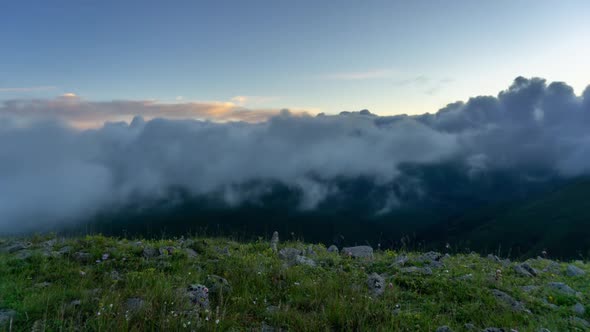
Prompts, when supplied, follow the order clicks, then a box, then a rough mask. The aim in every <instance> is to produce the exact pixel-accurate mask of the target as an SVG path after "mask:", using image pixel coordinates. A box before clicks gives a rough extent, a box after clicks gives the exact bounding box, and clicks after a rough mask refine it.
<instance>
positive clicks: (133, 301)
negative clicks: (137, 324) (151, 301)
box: [125, 297, 145, 313]
mask: <svg viewBox="0 0 590 332" xmlns="http://www.w3.org/2000/svg"><path fill="white" fill-rule="evenodd" d="M144 307H145V301H144V300H143V299H142V298H139V297H130V298H128V299H127V301H125V309H126V310H127V311H129V312H130V313H137V312H138V311H141V310H142V309H143V308H144Z"/></svg>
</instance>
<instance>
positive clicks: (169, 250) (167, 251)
mask: <svg viewBox="0 0 590 332" xmlns="http://www.w3.org/2000/svg"><path fill="white" fill-rule="evenodd" d="M175 250H176V248H174V247H172V246H165V247H161V248H160V249H158V252H159V253H160V256H171V255H172V254H173V253H174V251H175Z"/></svg>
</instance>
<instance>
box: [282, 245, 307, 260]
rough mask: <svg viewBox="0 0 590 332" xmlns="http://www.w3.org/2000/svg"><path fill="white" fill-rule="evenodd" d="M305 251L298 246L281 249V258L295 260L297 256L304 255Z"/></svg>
mask: <svg viewBox="0 0 590 332" xmlns="http://www.w3.org/2000/svg"><path fill="white" fill-rule="evenodd" d="M302 254H303V252H302V251H301V250H299V249H296V248H283V249H281V250H280V251H279V258H280V259H283V260H287V261H293V260H295V257H296V256H299V255H302Z"/></svg>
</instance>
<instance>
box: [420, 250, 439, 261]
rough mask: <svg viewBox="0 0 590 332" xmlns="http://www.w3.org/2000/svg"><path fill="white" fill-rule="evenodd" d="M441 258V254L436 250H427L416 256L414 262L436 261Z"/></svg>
mask: <svg viewBox="0 0 590 332" xmlns="http://www.w3.org/2000/svg"><path fill="white" fill-rule="evenodd" d="M441 258H442V254H441V253H439V252H436V251H429V252H427V253H425V254H423V255H421V256H419V257H418V258H416V260H415V261H416V262H419V263H432V262H435V261H438V260H440V259H441Z"/></svg>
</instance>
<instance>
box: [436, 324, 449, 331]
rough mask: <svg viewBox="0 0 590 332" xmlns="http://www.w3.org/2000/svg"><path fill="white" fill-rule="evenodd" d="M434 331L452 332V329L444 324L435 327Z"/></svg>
mask: <svg viewBox="0 0 590 332" xmlns="http://www.w3.org/2000/svg"><path fill="white" fill-rule="evenodd" d="M436 332H453V330H451V328H450V327H448V326H446V325H444V326H439V327H438V328H437V329H436Z"/></svg>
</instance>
